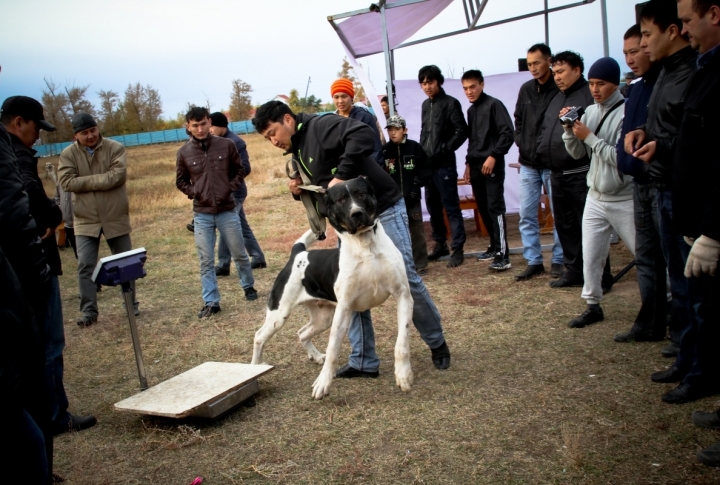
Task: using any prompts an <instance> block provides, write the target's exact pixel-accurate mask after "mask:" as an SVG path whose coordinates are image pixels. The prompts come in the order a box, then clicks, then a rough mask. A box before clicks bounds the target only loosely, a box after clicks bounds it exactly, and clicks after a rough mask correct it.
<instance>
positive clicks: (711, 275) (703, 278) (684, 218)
mask: <svg viewBox="0 0 720 485" xmlns="http://www.w3.org/2000/svg"><path fill="white" fill-rule="evenodd" d="M677 6H678V16H679V17H680V20H682V23H683V32H686V33H687V34H689V36H690V45H691V46H692V47H693V48H694V49H697V50H698V53H699V54H700V56H699V57H698V59H697V66H698V72H697V73H696V74H695V76H694V77H693V79H692V81H691V82H690V86H689V88H688V95H687V99H686V100H685V111H684V113H683V117H682V122H681V124H680V134H679V136H678V142H677V150H676V152H675V160H674V165H673V179H674V181H675V185H674V187H673V223H674V224H675V225H676V226H675V227H677V228H678V230H679V231H680V233H681V234H682V235H683V236H685V240H686V242H687V243H688V244H690V245H691V249H690V254H689V255H688V259H687V264H686V266H685V276H686V277H688V278H689V284H690V287H691V288H693V289H697V292H698V293H700V295H701V298H702V300H701V302H700V306H699V308H698V315H699V317H700V318H699V319H698V320H697V321H696V322H695V324H696V327H695V333H696V335H697V337H696V342H697V343H696V349H697V352H696V355H695V359H694V361H693V364H692V366H691V368H690V372H688V374H687V375H686V376H685V379H683V384H684V385H701V386H707V387H710V386H713V385H714V386H717V384H718V381H720V353H719V352H718V344H719V343H720V303H719V302H718V298H720V274H718V272H717V265H718V259H720V199H719V198H718V195H717V181H718V180H720V158H718V153H717V146H716V143H715V137H717V134H718V133H720V118H718V110H720V54H719V52H720V1H718V0H679V1H678V4H677ZM692 418H693V421H694V422H695V424H697V425H699V426H702V427H705V428H716V429H717V428H720V417H719V414H718V412H717V411H716V412H714V413H700V412H695V413H693V416H692ZM697 458H698V460H700V461H701V462H702V463H704V464H706V465H708V466H720V442H719V443H715V444H714V445H712V446H710V447H708V448H705V449H703V450H700V451H698V452H697Z"/></svg>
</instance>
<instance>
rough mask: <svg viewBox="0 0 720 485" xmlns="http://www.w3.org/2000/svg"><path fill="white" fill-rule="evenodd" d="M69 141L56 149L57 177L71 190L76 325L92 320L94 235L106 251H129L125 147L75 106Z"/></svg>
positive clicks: (96, 243)
mask: <svg viewBox="0 0 720 485" xmlns="http://www.w3.org/2000/svg"><path fill="white" fill-rule="evenodd" d="M72 128H73V132H74V133H75V143H73V144H72V145H70V146H69V147H67V148H65V149H64V150H63V151H62V152H61V153H60V166H59V168H58V180H59V182H60V185H61V187H62V189H63V190H64V191H65V192H71V193H73V194H74V197H73V199H74V204H73V215H74V226H75V227H74V229H75V242H76V244H77V253H78V286H79V287H80V311H81V312H82V317H81V318H80V319H79V320H78V321H77V324H78V325H80V326H81V327H89V326H90V325H92V324H94V323H96V322H97V318H98V305H97V286H96V285H95V283H94V282H93V281H92V274H93V271H94V270H95V265H96V264H97V261H98V251H99V249H100V237H101V236H104V237H105V241H106V242H107V244H108V246H109V247H110V251H111V252H112V254H117V253H122V252H125V251H130V250H131V249H132V243H131V241H130V232H131V230H132V229H131V227H130V210H129V202H128V196H127V189H126V188H125V181H126V180H127V162H126V157H125V147H124V146H122V145H121V144H120V143H118V142H116V141H115V140H111V139H109V138H105V137H103V136H102V135H101V134H100V131H99V130H98V126H97V122H96V121H95V118H93V117H92V115H90V114H88V113H84V112H82V111H79V112H77V113H75V114H74V115H73V117H72ZM131 287H132V296H133V311H134V312H135V315H139V314H140V311H139V310H138V302H137V299H136V298H135V283H134V282H133V283H131Z"/></svg>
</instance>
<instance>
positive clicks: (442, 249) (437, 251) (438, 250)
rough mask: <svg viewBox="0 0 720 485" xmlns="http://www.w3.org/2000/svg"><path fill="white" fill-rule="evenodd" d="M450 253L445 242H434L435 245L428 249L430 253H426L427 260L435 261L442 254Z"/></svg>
mask: <svg viewBox="0 0 720 485" xmlns="http://www.w3.org/2000/svg"><path fill="white" fill-rule="evenodd" d="M448 254H450V250H449V249H448V247H447V244H445V243H444V242H441V243H435V247H434V248H433V250H432V251H430V254H428V260H430V261H437V260H438V259H440V258H442V257H443V256H447V255H448Z"/></svg>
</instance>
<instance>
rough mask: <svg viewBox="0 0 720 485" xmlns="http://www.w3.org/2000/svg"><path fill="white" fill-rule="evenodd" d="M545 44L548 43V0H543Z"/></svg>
mask: <svg viewBox="0 0 720 485" xmlns="http://www.w3.org/2000/svg"><path fill="white" fill-rule="evenodd" d="M545 45H550V13H549V12H548V0H545Z"/></svg>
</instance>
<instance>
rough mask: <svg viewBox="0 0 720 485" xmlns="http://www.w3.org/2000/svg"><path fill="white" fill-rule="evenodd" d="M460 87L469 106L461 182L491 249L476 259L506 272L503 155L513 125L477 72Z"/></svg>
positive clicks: (469, 73) (466, 75)
mask: <svg viewBox="0 0 720 485" xmlns="http://www.w3.org/2000/svg"><path fill="white" fill-rule="evenodd" d="M462 86H463V90H464V91H465V96H467V99H468V101H470V103H471V105H470V108H468V111H467V121H468V132H469V134H470V135H469V136H470V141H469V143H468V151H467V157H466V159H465V174H464V175H463V179H464V180H465V183H469V184H470V185H471V186H472V189H473V194H475V201H476V202H477V206H478V210H479V212H480V216H481V217H482V219H483V222H484V223H485V227H486V228H488V231H490V245H489V246H488V248H487V251H485V252H484V253H482V254H481V255H480V256H478V258H477V259H478V260H480V261H488V260H492V263H490V266H489V267H490V269H492V270H495V271H505V270H508V269H510V268H512V265H511V264H510V249H509V248H508V243H507V224H506V220H505V155H507V152H508V151H509V150H510V147H511V146H512V144H513V124H512V120H511V119H510V114H509V113H508V111H507V108H506V107H505V105H504V104H503V103H502V101H500V100H499V99H497V98H493V97H492V96H489V95H488V94H487V93H485V91H484V89H485V79H484V78H483V75H482V73H481V72H480V71H477V70H470V71H466V72H465V73H464V74H463V75H462Z"/></svg>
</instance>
